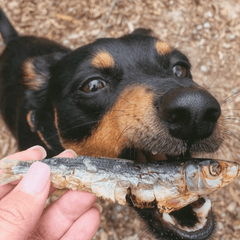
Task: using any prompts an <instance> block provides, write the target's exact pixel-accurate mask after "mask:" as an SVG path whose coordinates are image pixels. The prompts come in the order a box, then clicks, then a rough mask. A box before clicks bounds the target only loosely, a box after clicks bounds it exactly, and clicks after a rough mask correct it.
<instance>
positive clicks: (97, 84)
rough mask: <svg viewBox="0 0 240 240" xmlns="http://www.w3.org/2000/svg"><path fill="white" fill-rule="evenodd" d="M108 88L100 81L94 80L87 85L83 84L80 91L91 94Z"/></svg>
mask: <svg viewBox="0 0 240 240" xmlns="http://www.w3.org/2000/svg"><path fill="white" fill-rule="evenodd" d="M105 86H106V83H105V82H104V81H102V80H100V79H94V80H92V81H89V82H87V83H85V84H83V85H82V86H81V87H80V90H81V91H83V92H85V93H91V92H97V91H99V90H101V89H102V88H104V87H105Z"/></svg>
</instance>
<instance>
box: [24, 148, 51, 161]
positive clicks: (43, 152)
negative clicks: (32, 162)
mask: <svg viewBox="0 0 240 240" xmlns="http://www.w3.org/2000/svg"><path fill="white" fill-rule="evenodd" d="M27 150H37V151H40V152H41V154H42V158H41V159H44V158H45V157H46V156H47V152H46V150H45V149H44V148H43V147H42V146H39V145H36V146H33V147H30V148H28V149H27Z"/></svg>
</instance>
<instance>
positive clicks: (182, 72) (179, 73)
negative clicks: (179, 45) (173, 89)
mask: <svg viewBox="0 0 240 240" xmlns="http://www.w3.org/2000/svg"><path fill="white" fill-rule="evenodd" d="M173 73H174V75H175V76H176V77H178V78H185V77H186V75H187V69H186V68H185V67H183V66H181V65H175V66H174V67H173Z"/></svg>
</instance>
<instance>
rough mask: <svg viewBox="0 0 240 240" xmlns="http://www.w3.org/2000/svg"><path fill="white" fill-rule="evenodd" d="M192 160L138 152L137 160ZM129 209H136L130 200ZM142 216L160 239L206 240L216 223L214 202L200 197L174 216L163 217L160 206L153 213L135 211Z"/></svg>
mask: <svg viewBox="0 0 240 240" xmlns="http://www.w3.org/2000/svg"><path fill="white" fill-rule="evenodd" d="M173 159H174V160H176V159H179V160H181V161H187V160H189V156H176V157H169V156H166V155H164V154H159V153H156V152H151V153H150V152H144V151H137V154H136V155H135V160H137V161H138V162H155V161H159V160H170V161H171V160H173ZM127 200H128V202H129V203H130V205H132V206H134V205H135V204H134V203H133V202H132V200H133V199H131V197H127ZM134 208H135V209H136V211H137V212H138V213H139V215H140V216H141V217H142V218H143V219H144V220H146V222H147V224H148V226H149V228H150V229H151V230H152V231H151V232H152V233H154V235H155V237H156V238H157V239H163V240H164V239H170V238H169V236H171V239H173V240H178V239H179V240H180V239H185V240H193V239H198V240H204V239H207V238H209V237H210V236H211V234H212V232H213V230H214V227H215V221H214V217H213V213H212V210H211V201H210V199H208V198H206V197H201V198H199V199H198V200H197V201H195V202H193V203H191V204H189V205H187V206H185V207H183V208H181V209H180V210H177V211H173V212H171V213H166V212H163V213H161V212H160V211H159V209H158V208H157V204H156V203H155V206H153V208H151V209H139V208H137V207H134Z"/></svg>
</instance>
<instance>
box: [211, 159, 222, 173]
mask: <svg viewBox="0 0 240 240" xmlns="http://www.w3.org/2000/svg"><path fill="white" fill-rule="evenodd" d="M209 172H210V174H211V175H212V176H219V175H220V174H221V172H222V166H221V165H220V163H219V162H215V161H214V162H213V163H211V164H210V166H209Z"/></svg>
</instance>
